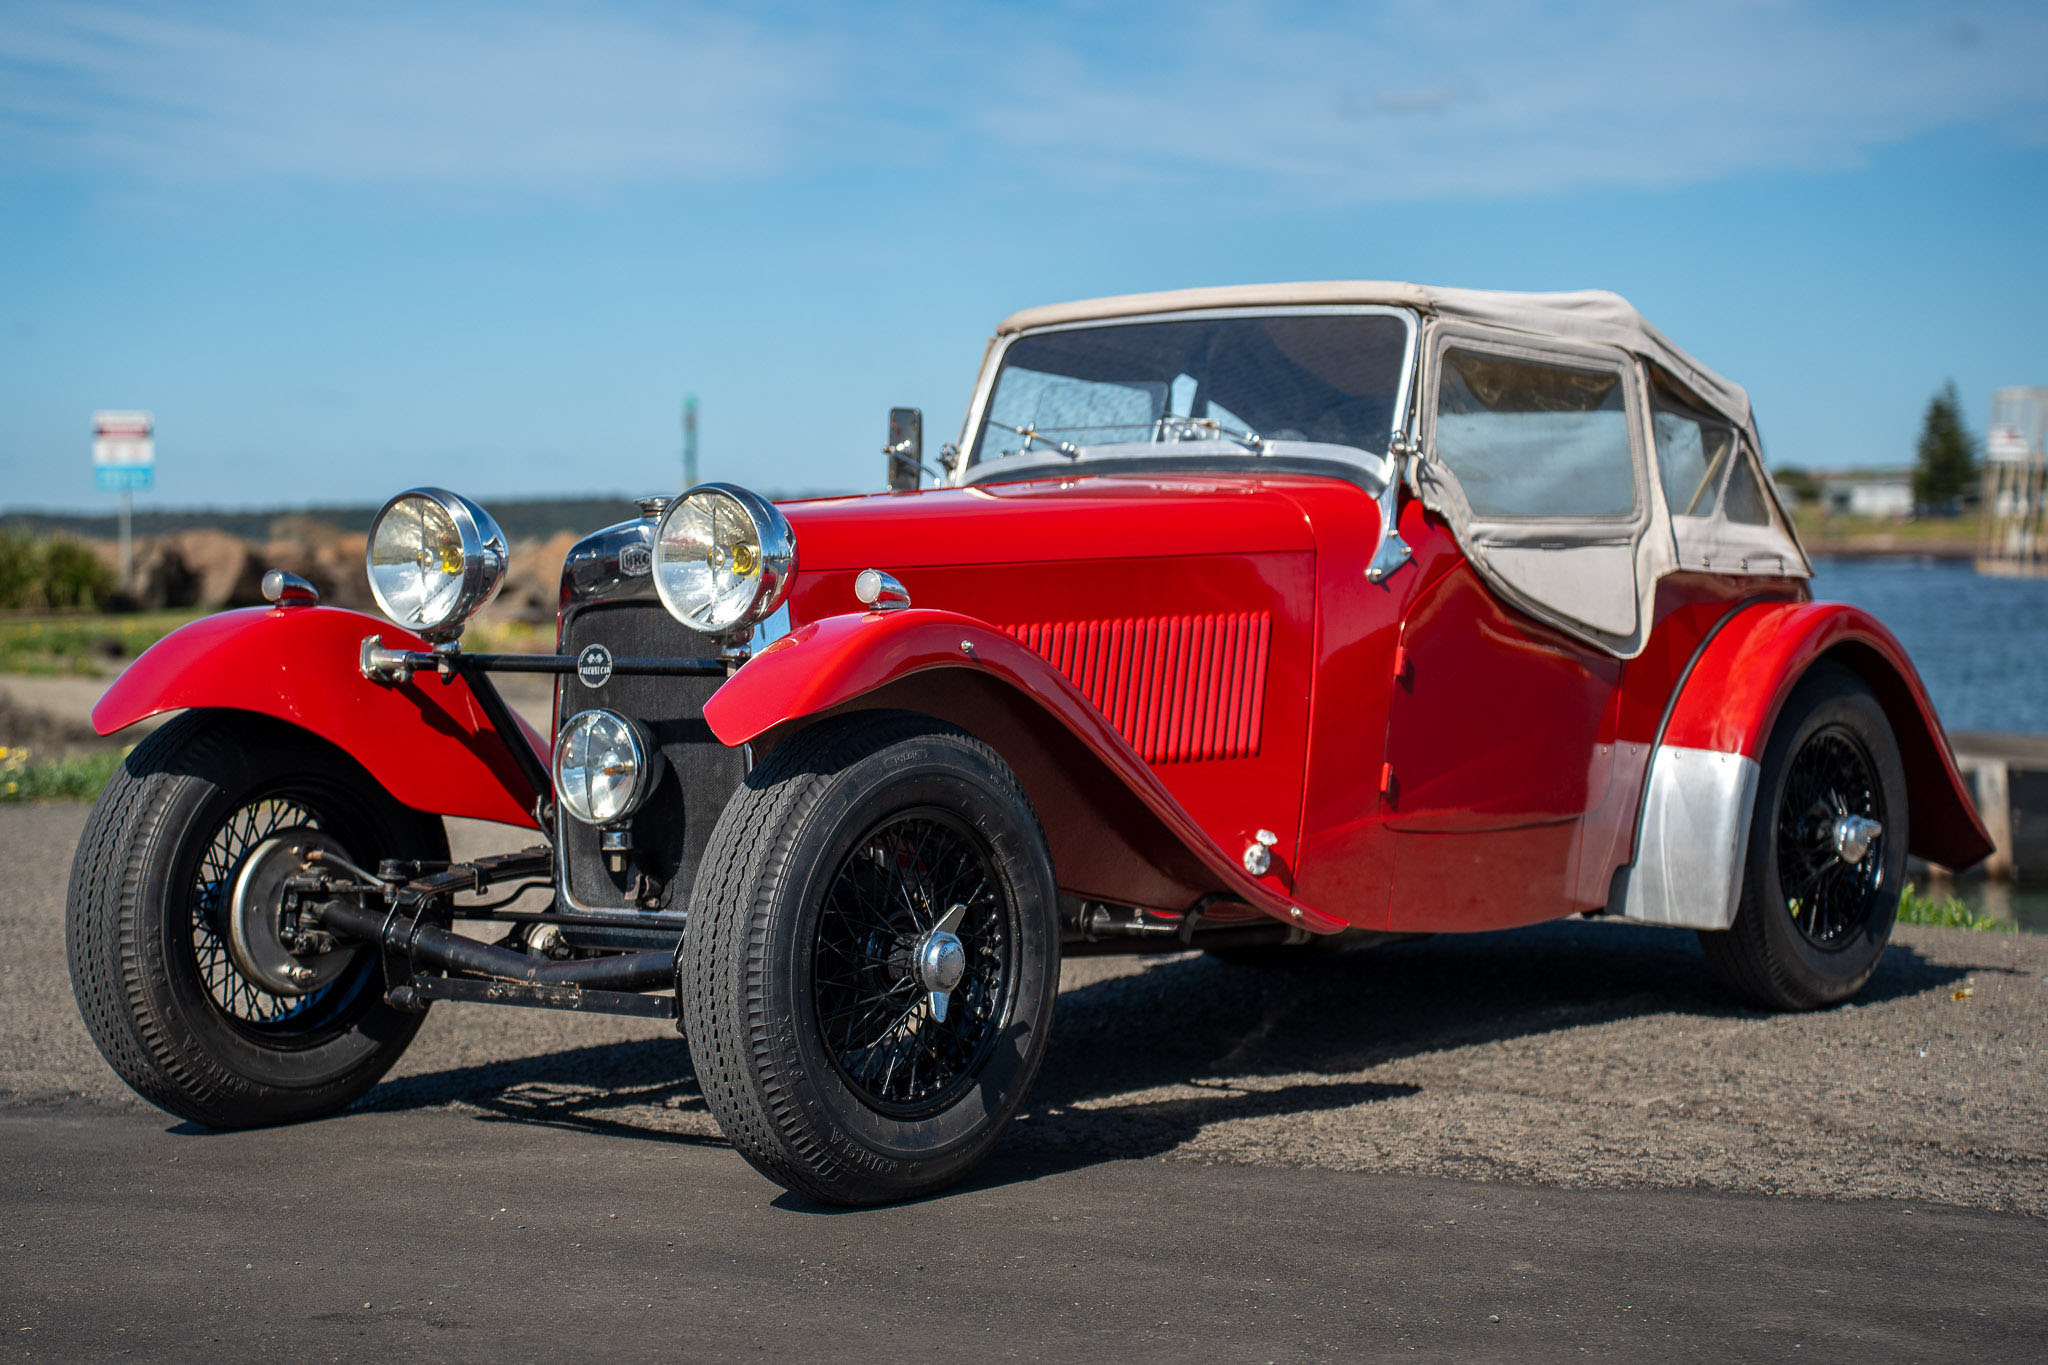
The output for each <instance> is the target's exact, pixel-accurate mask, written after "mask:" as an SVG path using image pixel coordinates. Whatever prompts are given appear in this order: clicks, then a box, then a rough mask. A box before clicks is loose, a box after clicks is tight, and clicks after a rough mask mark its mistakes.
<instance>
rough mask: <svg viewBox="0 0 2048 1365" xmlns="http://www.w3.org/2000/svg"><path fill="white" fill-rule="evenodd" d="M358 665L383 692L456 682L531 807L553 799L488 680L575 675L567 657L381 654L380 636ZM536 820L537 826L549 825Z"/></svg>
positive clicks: (666, 662)
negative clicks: (416, 679)
mask: <svg viewBox="0 0 2048 1365" xmlns="http://www.w3.org/2000/svg"><path fill="white" fill-rule="evenodd" d="M359 664H360V667H361V669H362V674H363V676H364V677H365V678H368V679H369V680H370V681H371V682H374V683H381V684H383V685H385V686H387V687H398V686H403V685H404V684H406V683H409V682H411V681H412V680H413V676H414V675H415V674H419V673H435V674H438V675H439V676H440V678H441V681H442V682H443V683H449V682H452V681H454V680H455V679H456V678H457V677H460V678H462V679H463V680H464V681H466V682H468V684H469V688H470V691H471V693H472V694H473V695H474V696H475V697H476V701H477V705H478V706H479V707H481V708H483V713H484V718H485V719H486V720H488V721H489V722H490V723H491V728H492V729H493V730H495V731H497V734H498V738H499V739H501V740H503V741H504V742H505V747H506V748H507V749H508V750H510V751H511V754H512V761H513V762H514V763H516V764H518V765H519V772H520V775H521V776H522V777H524V778H525V779H526V781H527V784H528V785H529V786H530V787H531V788H532V790H533V793H534V804H535V806H536V807H540V806H544V805H546V804H547V803H548V802H549V801H551V800H552V799H553V796H554V790H555V781H554V777H553V776H552V775H551V774H550V773H549V772H548V769H547V764H546V763H544V762H542V761H541V757H540V755H539V754H536V753H535V752H534V751H533V746H532V745H530V744H528V743H527V742H526V735H525V732H524V731H522V730H521V729H520V728H519V721H518V719H517V718H516V717H514V716H513V714H512V708H511V707H510V706H508V705H506V704H505V698H504V695H503V694H502V693H500V692H499V691H498V688H497V685H496V684H495V683H493V682H492V681H491V679H490V675H491V674H492V673H552V674H556V675H561V674H565V673H574V672H576V671H577V661H576V660H575V659H574V658H572V657H570V656H569V655H567V654H465V653H463V652H462V650H460V649H459V648H455V647H453V646H452V645H450V646H444V647H442V648H440V649H436V650H418V649H386V648H385V647H384V640H383V637H381V636H377V635H366V636H364V637H363V644H362V650H361V653H360V659H359ZM734 666H735V661H734V660H731V659H688V658H684V659H613V660H611V661H610V674H611V675H612V676H618V675H625V676H629V677H664V678H723V677H725V676H727V675H728V674H729V673H730V672H731V671H732V669H733V667H734ZM536 818H540V821H541V827H542V828H543V829H545V828H546V827H547V825H548V823H549V821H548V820H546V819H545V818H541V816H540V812H539V811H538V810H537V811H536Z"/></svg>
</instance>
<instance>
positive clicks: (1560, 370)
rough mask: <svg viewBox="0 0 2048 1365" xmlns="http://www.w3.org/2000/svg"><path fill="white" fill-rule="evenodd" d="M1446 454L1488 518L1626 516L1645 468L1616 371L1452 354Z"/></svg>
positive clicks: (1442, 394)
mask: <svg viewBox="0 0 2048 1365" xmlns="http://www.w3.org/2000/svg"><path fill="white" fill-rule="evenodd" d="M1436 453H1437V456H1438V458H1440V459H1441V460H1443V462H1444V463H1445V464H1447V465H1449V466H1450V468H1451V472H1452V473H1454V474H1456V475H1457V476H1458V483H1459V484H1460V485H1461V486H1462V487H1463V488H1464V490H1465V501H1466V502H1467V503H1469V504H1470V505H1471V507H1472V511H1473V512H1474V513H1475V514H1476V515H1478V516H1482V517H1558V516H1574V517H1625V516H1627V515H1629V514H1630V513H1631V512H1633V511H1634V510H1635V506H1636V484H1635V461H1634V459H1633V458H1632V456H1631V454H1630V451H1629V439H1628V410H1627V406H1626V401H1625V398H1624V395H1623V390H1622V381H1621V374H1620V372H1619V371H1616V370H1604V369H1597V368H1593V367H1590V366H1588V367H1584V368H1581V367H1579V366H1575V365H1562V364H1550V363H1547V362H1543V361H1535V360H1523V359H1519V358H1514V357H1508V356H1499V355H1491V354H1487V353H1485V352H1481V351H1466V350H1459V349H1456V348H1452V349H1450V350H1447V351H1445V352H1444V361H1443V376H1442V378H1441V380H1440V381H1439V383H1438V388H1437V415H1436Z"/></svg>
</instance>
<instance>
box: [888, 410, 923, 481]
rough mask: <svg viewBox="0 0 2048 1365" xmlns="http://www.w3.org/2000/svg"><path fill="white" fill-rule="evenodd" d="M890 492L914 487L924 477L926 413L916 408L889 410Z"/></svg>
mask: <svg viewBox="0 0 2048 1365" xmlns="http://www.w3.org/2000/svg"><path fill="white" fill-rule="evenodd" d="M882 453H883V454H884V455H887V456H888V457H889V491H890V492H892V493H893V492H898V491H900V490H903V489H908V488H915V487H917V486H918V484H919V483H921V482H922V481H923V479H924V413H923V412H922V411H920V410H919V409H917V408H890V409H889V444H888V445H886V446H883V447H882Z"/></svg>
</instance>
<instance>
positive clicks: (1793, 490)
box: [1771, 464, 1820, 506]
mask: <svg viewBox="0 0 2048 1365" xmlns="http://www.w3.org/2000/svg"><path fill="white" fill-rule="evenodd" d="M1771 478H1772V479H1773V480H1775V481H1776V482H1777V485H1778V487H1780V488H1782V489H1784V490H1785V491H1786V492H1787V493H1790V494H1791V495H1792V496H1793V497H1795V498H1797V499H1799V502H1800V504H1801V505H1802V506H1804V505H1806V504H1808V503H1817V502H1819V501H1820V483H1819V481H1818V480H1816V479H1815V478H1814V477H1813V474H1812V472H1811V471H1809V470H1807V469H1806V468H1804V467H1803V466H1800V465H1796V464H1788V465H1782V466H1780V467H1779V468H1777V469H1774V470H1772V471H1771Z"/></svg>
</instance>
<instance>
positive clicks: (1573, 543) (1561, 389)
mask: <svg viewBox="0 0 2048 1365" xmlns="http://www.w3.org/2000/svg"><path fill="white" fill-rule="evenodd" d="M1433 358H1434V361H1435V363H1434V364H1433V365H1432V366H1431V367H1430V370H1429V373H1428V375H1427V376H1426V379H1425V383H1426V385H1427V394H1428V399H1429V413H1428V420H1426V424H1425V435H1424V447H1425V450H1426V451H1427V455H1426V457H1425V462H1424V464H1423V465H1422V466H1421V468H1422V471H1423V476H1424V483H1425V490H1426V491H1425V501H1427V502H1430V503H1431V505H1432V507H1433V509H1435V508H1439V507H1442V506H1446V505H1448V506H1450V507H1451V508H1453V509H1454V514H1453V515H1451V516H1448V517H1446V518H1445V520H1446V521H1447V522H1448V523H1449V524H1450V525H1451V527H1452V528H1453V529H1454V531H1455V534H1456V536H1457V539H1458V543H1459V549H1460V550H1461V551H1462V553H1461V554H1459V555H1456V556H1453V557H1451V558H1450V559H1449V561H1448V563H1447V564H1446V565H1445V566H1443V567H1440V568H1438V569H1437V570H1436V571H1435V572H1434V573H1433V575H1432V576H1430V577H1428V578H1426V579H1422V580H1421V581H1418V582H1416V583H1415V584H1414V585H1413V586H1412V587H1411V588H1410V590H1409V597H1408V599H1407V600H1406V602H1405V603H1404V605H1403V610H1402V621H1401V634H1400V645H1399V650H1400V653H1399V655H1398V656H1397V664H1396V672H1397V686H1396V688H1395V691H1394V699H1393V702H1392V704H1391V706H1390V707H1389V709H1388V729H1387V743H1386V751H1385V752H1386V760H1385V767H1384V769H1383V773H1382V783H1381V785H1382V788H1383V791H1382V798H1381V799H1382V803H1383V804H1382V818H1383V822H1384V828H1385V829H1386V830H1387V831H1388V834H1389V836H1390V839H1391V841H1392V845H1393V851H1394V858H1393V862H1394V896H1393V909H1392V915H1391V924H1392V927H1394V928H1396V929H1414V930H1425V929H1447V930H1448V929H1483V928H1494V927H1502V926H1506V925H1512V924H1523V923H1530V922H1533V921H1536V920H1541V919H1548V918H1553V917H1555V916H1558V915H1562V914H1566V913H1570V912H1571V911H1575V910H1579V909H1583V908H1586V906H1587V905H1588V904H1589V903H1590V904H1597V903H1599V901H1600V900H1602V899H1604V891H1605V887H1604V884H1601V879H1600V878H1599V877H1598V876H1597V875H1596V876H1590V877H1589V876H1587V875H1584V873H1583V872H1582V869H1580V868H1579V866H1578V859H1579V857H1580V841H1581V833H1582V829H1583V827H1584V824H1585V817H1586V815H1587V812H1588V811H1590V810H1593V809H1594V808H1596V807H1598V806H1599V804H1600V803H1601V800H1602V798H1603V797H1604V796H1605V794H1606V791H1607V786H1608V782H1609V780H1610V778H1611V775H1612V767H1613V751H1614V743H1613V741H1614V725H1615V715H1616V711H1615V707H1616V702H1617V696H1618V690H1619V686H1620V681H1621V672H1622V668H1623V666H1624V665H1623V662H1622V659H1621V657H1620V653H1619V651H1618V650H1617V648H1616V646H1615V645H1614V643H1613V642H1614V641H1617V640H1626V639H1628V638H1630V637H1631V636H1635V635H1637V634H1638V633H1639V632H1640V631H1642V630H1645V629H1647V624H1646V623H1644V622H1643V621H1641V620H1640V619H1639V618H1640V614H1641V609H1640V607H1639V605H1638V603H1639V597H1640V594H1639V593H1638V591H1637V580H1636V561H1637V557H1638V550H1639V547H1640V545H1641V541H1642V537H1643V535H1644V533H1645V531H1646V529H1647V527H1648V526H1649V523H1650V515H1649V507H1648V503H1649V498H1648V494H1647V489H1646V486H1645V485H1646V475H1645V470H1646V467H1647V464H1646V457H1645V454H1644V452H1643V451H1642V450H1641V449H1640V445H1641V442H1640V436H1639V430H1640V426H1641V423H1640V420H1639V414H1640V412H1641V398H1640V394H1639V393H1638V392H1637V389H1638V385H1639V377H1638V372H1637V370H1636V368H1635V366H1634V365H1633V363H1632V362H1630V361H1629V360H1628V359H1627V358H1626V357H1624V356H1622V355H1619V354H1618V353H1617V354H1611V355H1610V354H1604V353H1600V352H1597V351H1592V350H1583V351H1582V350H1579V349H1576V348H1558V349H1554V350H1553V349H1550V348H1546V347H1539V346H1532V345H1529V344H1527V343H1524V342H1521V341H1519V340H1506V341H1501V340H1495V339H1492V338H1488V337H1485V336H1482V335H1466V334H1461V333H1456V332H1446V333H1444V334H1441V335H1440V336H1439V337H1438V339H1437V344H1436V347H1435V349H1434V352H1433ZM1431 493H1434V494H1436V495H1437V496H1435V497H1434V498H1432V497H1431V496H1430V494H1431ZM1539 612H1540V613H1541V619H1539V615H1538V613H1539ZM1567 626H1571V627H1576V629H1568V628H1566V627H1567ZM1596 887H1597V889H1595V888H1596Z"/></svg>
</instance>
